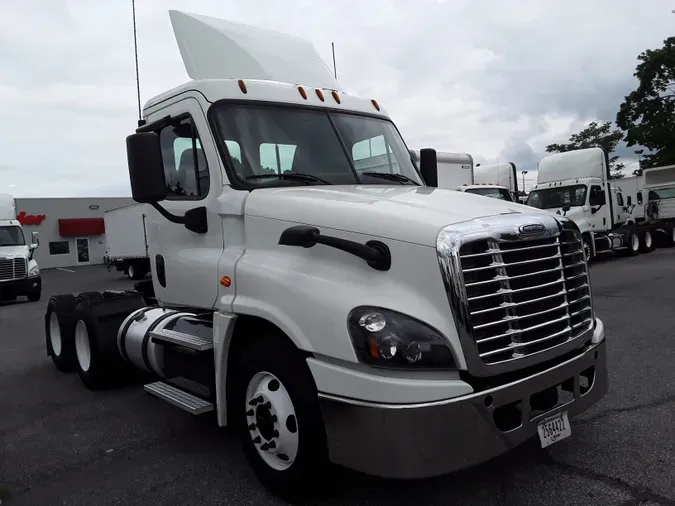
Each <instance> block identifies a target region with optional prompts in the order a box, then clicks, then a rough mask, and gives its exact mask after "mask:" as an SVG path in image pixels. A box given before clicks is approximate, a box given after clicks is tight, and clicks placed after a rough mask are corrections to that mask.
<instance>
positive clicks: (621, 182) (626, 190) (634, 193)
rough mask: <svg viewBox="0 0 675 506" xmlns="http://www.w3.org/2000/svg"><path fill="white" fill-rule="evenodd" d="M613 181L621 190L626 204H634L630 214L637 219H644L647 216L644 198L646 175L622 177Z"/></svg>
mask: <svg viewBox="0 0 675 506" xmlns="http://www.w3.org/2000/svg"><path fill="white" fill-rule="evenodd" d="M612 183H613V184H614V185H615V186H616V187H617V188H618V189H620V190H621V194H622V195H623V197H624V199H625V201H626V204H628V205H630V206H632V208H631V209H630V214H631V215H632V217H633V218H634V219H635V221H640V220H643V219H644V216H645V207H644V202H643V200H642V189H643V186H644V176H631V177H622V178H620V179H614V180H612Z"/></svg>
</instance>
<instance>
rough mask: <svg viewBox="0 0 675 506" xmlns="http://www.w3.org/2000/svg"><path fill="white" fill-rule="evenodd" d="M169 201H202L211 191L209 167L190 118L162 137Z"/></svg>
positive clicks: (165, 132)
mask: <svg viewBox="0 0 675 506" xmlns="http://www.w3.org/2000/svg"><path fill="white" fill-rule="evenodd" d="M159 139H160V143H161V146H162V159H163V161H164V176H165V177H166V184H167V188H168V190H169V195H168V197H167V199H169V200H186V199H187V200H199V199H202V198H204V197H205V196H206V194H207V193H208V191H209V183H210V181H209V168H208V165H207V163H206V157H205V156H204V150H203V149H202V145H201V142H200V141H199V135H198V133H197V129H196V127H195V126H194V123H193V122H192V119H191V118H189V117H186V118H184V119H183V120H181V122H180V123H178V124H173V125H169V126H166V127H164V128H163V129H162V131H161V132H160V134H159Z"/></svg>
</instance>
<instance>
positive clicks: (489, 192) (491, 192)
mask: <svg viewBox="0 0 675 506" xmlns="http://www.w3.org/2000/svg"><path fill="white" fill-rule="evenodd" d="M466 193H475V194H476V195H484V196H486V197H491V198H493V199H499V200H508V201H509V202H513V199H512V198H511V194H510V193H509V192H508V190H507V189H506V188H469V189H468V190H466Z"/></svg>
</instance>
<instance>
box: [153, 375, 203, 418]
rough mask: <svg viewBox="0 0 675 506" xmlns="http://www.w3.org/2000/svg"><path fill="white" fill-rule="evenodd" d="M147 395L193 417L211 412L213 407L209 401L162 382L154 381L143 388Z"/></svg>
mask: <svg viewBox="0 0 675 506" xmlns="http://www.w3.org/2000/svg"><path fill="white" fill-rule="evenodd" d="M143 390H145V391H146V392H147V393H148V394H150V395H152V396H153V397H157V398H159V399H162V400H164V401H166V402H168V403H170V404H173V405H174V406H176V407H179V408H181V409H182V410H185V411H187V412H188V413H191V414H193V415H201V414H203V413H208V412H209V411H213V409H214V406H213V404H212V403H210V402H209V401H207V400H205V399H202V398H201V397H197V396H196V395H193V394H191V393H190V392H186V391H185V390H181V389H180V388H177V387H175V386H173V385H169V384H168V383H166V382H164V381H155V382H154V383H148V384H147V385H144V386H143Z"/></svg>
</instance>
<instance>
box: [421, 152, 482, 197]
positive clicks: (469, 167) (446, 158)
mask: <svg viewBox="0 0 675 506" xmlns="http://www.w3.org/2000/svg"><path fill="white" fill-rule="evenodd" d="M410 153H411V155H412V157H413V160H414V161H415V162H416V163H417V164H419V161H420V151H419V150H416V151H411V152H410ZM436 163H437V166H438V182H437V184H438V188H443V189H446V190H454V189H458V188H459V187H461V186H464V185H472V184H474V171H473V157H472V156H471V155H470V154H468V153H448V152H443V151H436Z"/></svg>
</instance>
